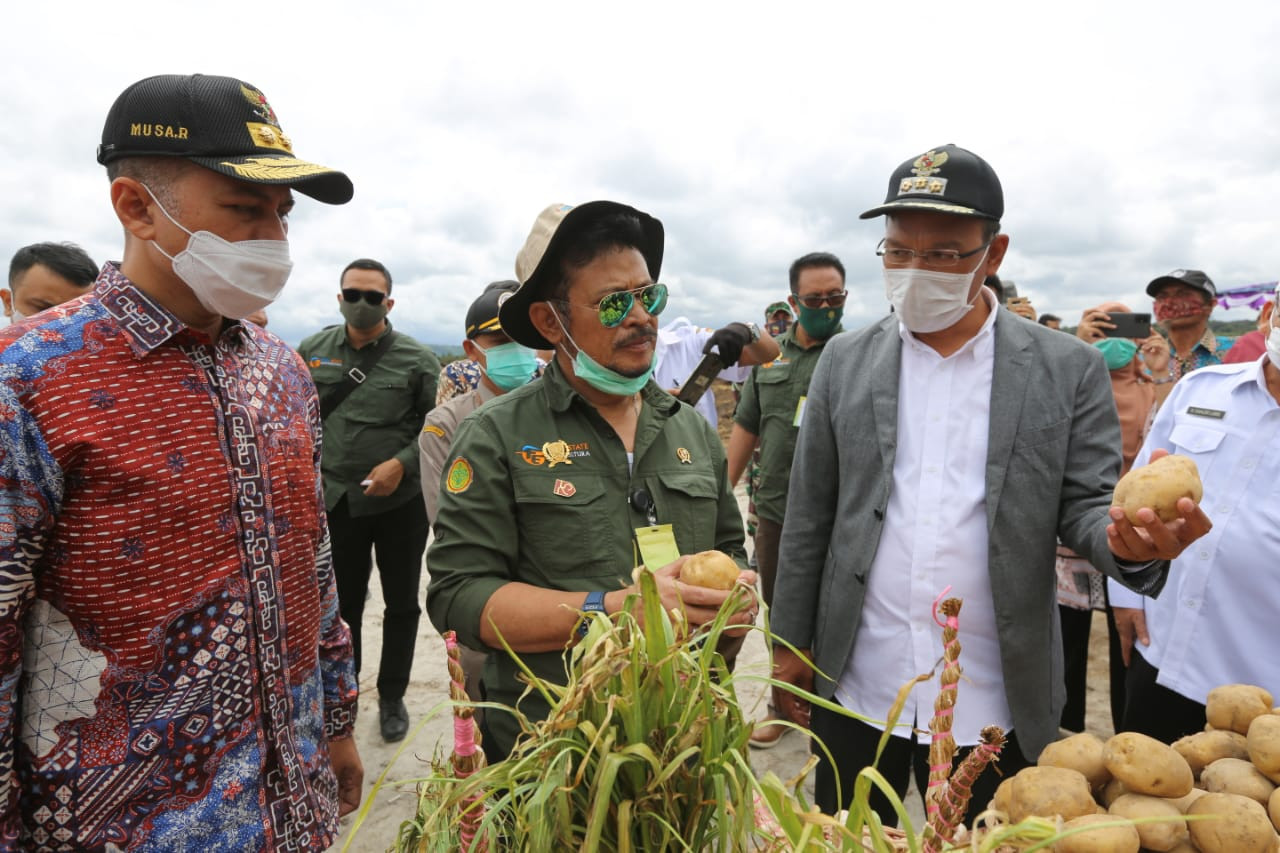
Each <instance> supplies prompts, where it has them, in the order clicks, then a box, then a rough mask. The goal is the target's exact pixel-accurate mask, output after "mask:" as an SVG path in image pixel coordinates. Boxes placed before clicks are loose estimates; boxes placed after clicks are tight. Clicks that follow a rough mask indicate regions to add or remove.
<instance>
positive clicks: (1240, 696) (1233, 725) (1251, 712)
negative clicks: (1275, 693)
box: [1204, 684, 1271, 735]
mask: <svg viewBox="0 0 1280 853" xmlns="http://www.w3.org/2000/svg"><path fill="white" fill-rule="evenodd" d="M1269 713H1271V694H1270V693H1268V692H1267V691H1266V690H1264V689H1262V688H1261V687H1257V686H1255V685H1253V684H1224V685H1222V686H1221V687H1215V688H1213V689H1212V690H1210V691H1209V698H1208V700H1207V701H1206V702H1205V706H1204V715H1205V717H1207V718H1208V720H1209V725H1211V726H1213V727H1214V728H1215V729H1230V730H1231V731H1233V732H1239V733H1240V734H1242V735H1247V734H1248V733H1249V724H1250V723H1252V722H1253V720H1254V718H1255V717H1260V716H1262V715H1263V714H1269Z"/></svg>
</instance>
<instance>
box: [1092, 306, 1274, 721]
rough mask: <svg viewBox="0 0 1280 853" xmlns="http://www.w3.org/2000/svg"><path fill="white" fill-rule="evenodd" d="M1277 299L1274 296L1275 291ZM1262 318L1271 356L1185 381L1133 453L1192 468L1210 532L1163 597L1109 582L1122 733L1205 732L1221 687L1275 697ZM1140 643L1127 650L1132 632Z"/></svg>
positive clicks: (1270, 321) (1268, 309)
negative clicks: (1189, 463)
mask: <svg viewBox="0 0 1280 853" xmlns="http://www.w3.org/2000/svg"><path fill="white" fill-rule="evenodd" d="M1277 296H1280V290H1278V291H1277ZM1275 305H1276V296H1273V297H1272V299H1271V300H1270V301H1268V302H1267V304H1266V305H1265V306H1264V307H1263V309H1262V317H1261V326H1262V331H1263V335H1264V337H1265V339H1266V345H1267V350H1266V353H1265V354H1263V356H1262V357H1261V358H1259V359H1257V360H1255V361H1249V362H1245V363H1243V364H1223V365H1214V366H1212V367H1203V368H1201V369H1200V370H1197V371H1195V372H1193V373H1190V374H1188V375H1187V376H1185V377H1183V379H1182V380H1181V381H1179V382H1178V384H1177V385H1176V386H1174V389H1173V391H1172V392H1171V393H1170V394H1169V397H1168V399H1166V400H1165V402H1164V405H1163V406H1161V408H1160V413H1159V414H1158V415H1157V416H1156V420H1155V423H1154V424H1153V425H1152V427H1151V432H1150V433H1149V434H1148V435H1147V440H1146V443H1145V444H1144V445H1143V448H1142V450H1141V451H1140V452H1139V454H1138V458H1137V460H1136V462H1137V464H1139V465H1143V464H1145V463H1146V461H1147V459H1148V457H1149V456H1150V455H1151V453H1152V452H1153V451H1156V450H1158V449H1163V450H1168V451H1169V452H1170V453H1180V454H1182V455H1184V456H1189V457H1191V458H1192V459H1193V460H1195V463H1196V467H1197V468H1199V469H1200V479H1201V481H1202V483H1203V484H1204V499H1203V503H1204V505H1205V506H1206V507H1207V508H1208V509H1209V511H1210V512H1211V513H1213V516H1214V518H1215V519H1217V526H1216V527H1215V528H1214V529H1213V530H1212V531H1211V532H1210V533H1209V534H1208V535H1207V536H1205V537H1204V539H1202V540H1200V541H1199V542H1197V543H1196V545H1195V547H1194V548H1189V549H1188V550H1187V551H1186V553H1184V554H1183V555H1182V556H1181V557H1179V558H1178V559H1177V560H1175V561H1174V563H1173V571H1172V573H1171V574H1170V577H1169V587H1168V588H1167V589H1166V590H1165V591H1164V594H1163V595H1161V596H1160V597H1159V598H1155V599H1151V598H1145V597H1143V596H1139V595H1136V594H1135V593H1133V592H1132V591H1130V590H1127V589H1124V588H1123V587H1120V586H1119V585H1117V584H1110V587H1111V589H1110V592H1111V605H1112V607H1114V608H1115V612H1116V626H1117V628H1119V629H1120V632H1121V645H1122V647H1123V649H1124V651H1125V658H1126V663H1127V664H1128V665H1129V671H1128V677H1127V679H1126V685H1125V687H1126V697H1127V700H1126V703H1125V710H1124V725H1123V728H1124V729H1126V730H1129V731H1138V732H1143V733H1144V734H1148V735H1151V736H1152V737H1155V738H1159V739H1160V740H1163V741H1165V742H1166V743H1172V742H1173V741H1175V740H1177V739H1178V738H1180V737H1182V736H1183V735H1188V734H1191V733H1193V732H1198V731H1200V730H1201V729H1203V728H1204V710H1205V709H1204V703H1205V700H1206V698H1207V697H1208V695H1209V691H1210V690H1212V689H1213V688H1214V687H1217V686H1218V685H1220V684H1257V685H1259V686H1261V687H1265V688H1266V689H1267V690H1269V691H1271V694H1272V695H1273V696H1280V660H1277V658H1276V657H1275V655H1274V649H1275V625H1276V615H1277V614H1278V613H1280V524H1277V523H1276V507H1278V506H1280V322H1277V319H1278V318H1277V317H1276V314H1275ZM1135 633H1136V635H1137V641H1138V645H1136V646H1135V645H1133V642H1134V635H1135Z"/></svg>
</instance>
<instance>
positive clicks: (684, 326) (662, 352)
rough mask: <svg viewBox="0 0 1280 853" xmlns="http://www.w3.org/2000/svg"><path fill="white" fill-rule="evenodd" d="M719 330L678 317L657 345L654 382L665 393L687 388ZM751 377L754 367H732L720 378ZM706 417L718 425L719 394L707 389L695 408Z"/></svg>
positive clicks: (743, 379)
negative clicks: (717, 402)
mask: <svg viewBox="0 0 1280 853" xmlns="http://www.w3.org/2000/svg"><path fill="white" fill-rule="evenodd" d="M714 332H715V329H707V328H704V327H702V326H695V325H694V324H693V323H690V322H689V321H688V320H687V319H685V318H684V317H677V318H676V319H675V320H673V321H671V322H670V323H669V324H667V325H666V326H663V327H662V328H661V329H659V330H658V343H657V346H656V352H657V359H658V367H657V369H655V370H654V371H653V379H654V381H655V382H657V383H658V385H659V386H661V387H662V389H663V390H665V391H670V390H671V389H672V388H679V387H680V386H682V385H684V383H685V380H687V379H688V378H689V374H691V373H693V369H694V368H695V367H697V366H698V362H700V361H702V348H703V347H704V346H706V345H707V341H708V340H709V339H710V338H711V335H712V334H713V333H714ZM750 375H751V368H750V366H748V367H741V366H739V365H736V364H735V365H731V366H729V367H726V368H725V369H724V370H722V371H720V373H719V374H718V378H720V379H723V380H725V381H726V382H746V381H747V377H748V376H750ZM694 408H695V409H697V410H698V411H699V412H701V413H702V416H703V417H704V418H706V419H707V421H708V422H709V423H710V424H711V425H712V426H716V424H717V423H718V422H719V418H718V417H717V415H716V395H715V394H714V393H713V392H712V391H711V389H707V393H705V394H703V395H702V397H701V398H700V399H699V400H698V405H696V406H694Z"/></svg>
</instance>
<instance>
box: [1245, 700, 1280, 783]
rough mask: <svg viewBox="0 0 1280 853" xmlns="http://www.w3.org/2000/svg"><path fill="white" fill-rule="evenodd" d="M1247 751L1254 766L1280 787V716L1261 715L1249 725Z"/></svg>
mask: <svg viewBox="0 0 1280 853" xmlns="http://www.w3.org/2000/svg"><path fill="white" fill-rule="evenodd" d="M1245 749H1246V750H1247V751H1248V753H1249V760H1250V761H1252V762H1253V766H1254V767H1257V768H1258V769H1259V770H1260V771H1262V773H1263V775H1265V776H1266V777H1267V778H1268V779H1270V780H1271V781H1272V782H1275V783H1276V784H1277V785H1280V716H1278V715H1276V714H1260V715H1259V716H1257V717H1254V718H1253V721H1252V722H1251V723H1249V735H1248V737H1247V738H1246V739H1245Z"/></svg>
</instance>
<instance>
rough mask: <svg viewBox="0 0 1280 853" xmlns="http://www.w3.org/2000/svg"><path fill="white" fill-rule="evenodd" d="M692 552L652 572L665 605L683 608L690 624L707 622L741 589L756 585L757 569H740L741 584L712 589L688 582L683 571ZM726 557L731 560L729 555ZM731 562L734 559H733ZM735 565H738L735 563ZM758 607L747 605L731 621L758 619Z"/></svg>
mask: <svg viewBox="0 0 1280 853" xmlns="http://www.w3.org/2000/svg"><path fill="white" fill-rule="evenodd" d="M692 559H694V557H693V555H686V556H683V557H681V558H679V559H678V560H675V561H674V562H671V563H668V564H667V565H665V566H663V567H662V568H660V569H658V570H657V571H656V572H654V573H653V577H654V580H655V581H656V582H657V585H658V594H659V595H660V596H661V597H662V608H663V609H664V610H667V611H670V610H671V609H673V608H683V609H684V613H685V617H686V618H687V619H688V620H689V624H690V625H694V626H697V625H705V624H707V623H709V622H712V621H713V620H715V618H716V614H717V613H718V612H719V611H720V605H722V604H724V602H725V601H726V600H727V599H728V598H730V597H731V596H733V595H738V594H741V593H739V589H740V588H741V587H743V586H744V585H745V587H746V588H754V586H755V582H756V573H755V572H739V573H738V577H737V580H739V581H741V583H734V584H730V586H729V588H728V589H711V588H708V587H705V586H696V585H694V584H691V583H688V582H687V581H686V580H685V579H684V577H683V572H684V569H685V566H686V565H687V564H688V562H689V561H690V560H692ZM726 559H729V558H728V557H726ZM731 562H732V561H731ZM735 568H736V564H735ZM755 609H756V608H755V607H754V606H752V607H744V608H742V609H740V610H739V611H738V612H737V613H734V614H733V615H732V616H731V617H729V622H730V624H734V625H750V624H751V623H753V622H754V621H755Z"/></svg>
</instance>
